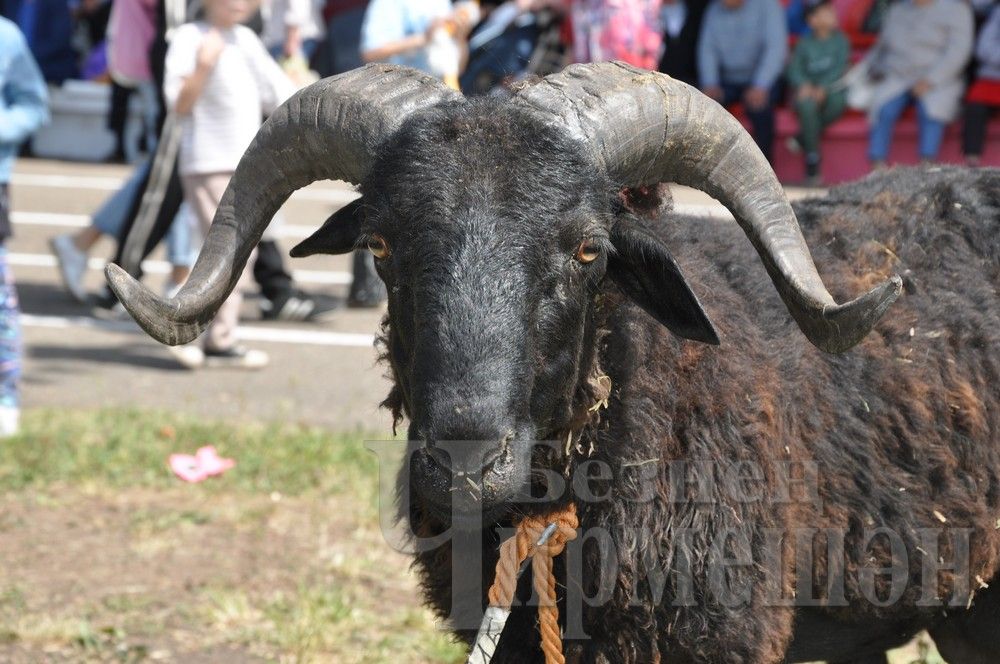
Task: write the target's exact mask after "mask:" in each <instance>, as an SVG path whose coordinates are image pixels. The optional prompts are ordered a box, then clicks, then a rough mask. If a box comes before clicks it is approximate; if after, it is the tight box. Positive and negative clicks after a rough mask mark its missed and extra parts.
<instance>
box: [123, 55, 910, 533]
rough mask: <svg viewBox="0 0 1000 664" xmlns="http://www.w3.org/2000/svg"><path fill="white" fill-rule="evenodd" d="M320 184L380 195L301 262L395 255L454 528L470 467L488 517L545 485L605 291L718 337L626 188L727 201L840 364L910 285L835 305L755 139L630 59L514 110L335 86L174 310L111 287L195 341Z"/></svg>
mask: <svg viewBox="0 0 1000 664" xmlns="http://www.w3.org/2000/svg"><path fill="white" fill-rule="evenodd" d="M320 179H339V180H346V181H348V182H351V183H354V184H358V185H360V192H361V198H360V199H358V201H356V202H355V203H352V204H351V205H348V206H347V207H346V208H344V209H343V210H341V211H340V212H338V213H336V214H334V215H333V216H332V217H331V218H330V219H329V220H327V222H326V223H325V224H324V225H323V226H322V228H320V229H319V230H318V231H317V232H316V233H315V234H314V235H313V236H312V237H310V238H308V239H307V240H305V241H304V242H303V243H302V244H300V245H299V246H298V247H296V248H295V249H294V250H293V255H298V256H306V255H310V254H314V253H344V252H347V251H351V250H352V249H354V248H356V247H367V248H368V249H369V250H370V251H371V252H372V253H373V254H374V256H375V259H376V264H377V266H378V272H379V274H380V275H381V277H382V279H383V280H384V281H385V282H386V285H387V287H388V292H389V322H390V325H389V330H390V334H389V340H388V341H389V356H390V361H391V365H392V368H393V371H394V374H395V378H396V381H397V386H398V389H399V391H400V393H401V398H402V405H403V409H404V412H405V413H406V415H407V416H408V418H409V420H410V428H409V439H410V440H411V441H412V444H413V445H414V446H415V447H417V448H419V451H418V453H417V454H416V455H415V457H414V459H413V462H412V465H411V479H412V482H413V487H414V490H415V491H416V492H417V493H418V494H419V495H420V496H421V498H422V499H423V501H424V502H426V503H427V504H428V505H430V506H437V507H438V508H439V509H440V510H441V512H442V514H446V513H447V512H448V510H449V509H450V506H451V505H452V500H453V496H452V495H451V489H452V488H453V487H454V485H455V482H456V477H461V474H462V473H466V472H469V473H474V474H475V475H476V479H475V484H476V485H477V491H478V495H477V496H476V502H475V508H476V509H477V510H478V509H485V510H486V512H487V513H488V514H492V513H495V512H497V511H499V510H502V509H503V506H504V505H506V504H509V502H510V501H511V500H514V499H516V495H517V494H518V493H519V492H520V491H523V490H524V488H525V482H526V478H527V466H528V458H529V447H530V445H531V441H534V440H542V439H547V438H548V437H550V436H552V435H553V434H554V433H555V432H557V431H559V430H561V429H562V428H564V427H566V426H567V424H568V423H569V421H570V419H571V418H572V417H573V412H572V411H573V408H572V406H573V403H572V402H573V397H574V391H575V390H576V388H577V386H578V384H579V383H580V381H581V380H582V379H584V378H585V376H581V372H583V371H585V370H586V369H587V367H589V365H590V362H591V359H592V354H593V352H594V348H595V343H594V334H595V331H596V330H595V324H594V320H593V317H594V311H595V299H596V296H597V294H598V292H599V291H600V290H601V288H602V285H603V284H605V283H608V282H609V281H610V282H613V283H614V284H615V285H616V286H617V288H618V289H619V290H620V291H621V292H622V293H623V294H624V295H625V296H627V297H629V298H631V299H633V300H634V301H635V302H636V303H637V304H639V305H640V306H641V307H643V308H644V309H645V310H646V311H647V312H649V313H650V314H651V315H652V316H653V317H654V318H656V319H657V320H658V321H660V322H661V323H662V324H664V325H665V326H666V327H668V328H669V329H670V330H672V331H673V332H674V333H676V334H678V335H680V336H682V337H686V338H689V339H695V340H698V341H703V342H709V343H718V339H717V337H716V334H715V331H714V329H713V327H712V324H711V322H710V321H709V320H708V318H707V316H706V315H705V313H704V311H703V310H702V308H701V306H700V304H699V302H698V300H697V298H696V297H695V295H694V293H693V292H692V291H691V289H690V288H689V286H688V284H687V283H686V282H685V280H684V278H683V276H682V275H681V272H680V270H679V269H678V267H677V265H676V264H675V263H674V261H673V259H672V258H671V257H670V255H669V253H668V252H667V250H666V248H665V247H664V246H663V245H662V244H661V243H659V242H658V241H657V240H656V239H655V237H654V236H652V235H651V234H648V233H646V232H644V231H643V229H642V226H641V225H640V224H638V223H636V222H635V220H634V219H632V218H631V217H630V215H629V213H628V212H627V209H626V208H625V206H623V205H622V204H621V202H620V199H619V196H618V193H619V191H621V190H622V188H625V187H632V188H638V187H642V186H655V185H656V184H657V183H660V182H676V183H681V184H686V185H690V186H693V187H696V188H698V189H702V190H704V191H706V192H708V193H709V194H711V195H712V196H714V197H715V198H717V199H718V200H719V201H721V202H722V203H723V204H724V205H726V207H728V208H729V209H730V210H731V211H732V213H733V215H734V216H735V218H736V220H737V221H738V222H739V224H740V226H741V227H742V228H743V230H744V231H745V232H746V235H747V237H748V238H749V239H750V241H751V242H752V243H753V245H754V247H755V248H756V250H757V252H758V254H759V255H760V257H761V260H762V262H763V264H764V267H765V268H766V269H767V272H768V274H769V275H770V276H771V279H772V280H773V282H774V284H775V286H776V287H777V290H778V292H779V293H780V295H781V297H782V299H783V300H784V302H785V304H786V306H787V307H788V309H789V311H790V312H791V314H792V316H793V317H794V319H795V320H796V322H797V323H798V325H799V327H800V328H801V329H802V331H803V332H804V333H805V334H806V336H807V337H808V338H809V339H810V340H811V341H812V342H813V343H814V344H815V345H816V346H818V347H819V348H821V349H823V350H826V351H831V352H836V351H841V350H844V349H846V348H848V347H850V346H852V345H853V344H855V343H857V342H858V341H859V340H860V339H861V338H862V337H863V336H864V335H865V334H866V333H867V331H868V330H869V329H870V327H871V326H872V325H873V324H874V322H875V321H876V320H877V319H878V318H879V317H880V316H881V315H882V313H883V312H884V311H885V309H886V307H888V305H889V304H890V303H891V302H892V300H893V299H894V298H895V296H896V295H897V294H898V292H899V282H898V280H892V281H889V282H886V283H884V284H882V285H880V286H878V287H876V288H875V289H873V290H872V291H871V292H869V293H867V294H866V295H863V296H861V297H860V298H858V299H856V300H854V301H852V302H850V303H847V304H844V305H838V304H836V303H835V302H834V300H833V298H832V297H831V296H830V294H829V293H828V292H827V290H826V289H825V287H824V286H823V284H822V282H821V280H820V278H819V275H818V274H817V272H816V268H815V266H814V265H813V262H812V259H811V257H810V255H809V250H808V248H807V247H806V245H805V242H804V241H803V239H802V235H801V233H800V232H799V228H798V225H797V222H796V219H795V216H794V213H793V212H792V209H791V207H790V205H789V204H788V201H787V200H786V198H785V196H784V193H783V191H782V189H781V186H780V184H779V183H778V181H777V179H776V177H775V176H774V173H773V172H772V171H771V169H770V167H769V165H768V164H767V162H766V160H765V159H764V157H763V156H762V155H761V153H760V151H759V150H758V149H757V147H756V146H755V145H754V143H753V142H752V141H751V140H750V138H749V136H748V135H747V134H746V132H745V131H744V130H743V129H742V127H741V126H740V125H739V124H738V123H737V122H736V121H735V120H734V119H733V118H732V117H731V116H730V115H729V114H728V113H726V111H725V110H723V109H722V108H721V107H720V106H718V105H717V104H716V103H715V102H713V101H711V100H710V99H708V98H707V97H705V96H703V95H701V94H700V93H698V92H697V91H696V90H694V89H692V88H690V87H688V86H687V85H684V84H682V83H679V82H677V81H674V80H672V79H670V78H668V77H666V76H663V75H661V74H656V73H650V72H646V71H642V70H637V69H633V68H630V67H628V66H625V65H621V64H617V63H607V64H600V65H584V66H574V67H570V68H569V69H567V70H565V71H564V72H562V73H560V74H557V75H554V76H550V77H548V78H546V79H543V80H542V81H540V82H538V83H536V84H534V85H528V86H525V87H524V88H522V89H520V90H519V91H517V92H516V93H515V94H514V95H513V96H512V97H511V98H509V99H504V100H465V99H464V98H463V97H462V96H461V95H459V94H458V93H456V92H454V91H452V90H449V89H447V88H445V87H444V86H443V85H441V84H440V83H439V82H437V81H435V80H434V79H432V78H429V77H427V76H425V75H423V74H420V73H418V72H415V71H413V70H409V69H404V68H398V67H392V66H386V65H371V66H368V67H366V68H363V69H359V70H355V71H353V72H349V73H347V74H344V75H341V76H337V77H334V78H330V79H326V80H323V81H320V82H319V83H316V84H315V85H312V86H310V87H308V88H306V89H304V90H302V91H301V92H299V93H298V94H297V95H296V96H294V97H293V98H292V99H290V100H289V101H288V102H287V103H286V104H285V105H284V106H282V107H281V108H280V109H279V110H278V111H277V112H276V113H275V114H274V115H273V116H272V117H271V118H270V119H269V120H268V121H267V122H266V123H265V125H264V126H263V127H262V128H261V130H260V133H259V134H258V135H257V137H256V139H255V140H254V142H253V144H252V145H251V146H250V148H249V149H248V150H247V152H246V154H245V155H244V157H243V159H242V161H241V162H240V165H239V168H238V169H237V171H236V174H235V175H234V177H233V179H232V181H231V182H230V184H229V187H228V189H227V190H226V193H225V195H224V197H223V199H222V204H221V205H220V207H219V209H218V212H217V213H216V216H215V221H214V223H213V225H212V228H211V231H210V232H209V234H208V237H207V238H206V240H205V245H204V248H203V250H202V253H201V255H200V256H199V258H198V262H197V264H196V265H195V267H194V270H193V271H192V274H191V278H190V279H189V281H188V282H187V284H185V286H184V287H183V289H182V290H181V291H180V293H179V294H178V295H177V296H176V297H175V298H174V299H172V300H162V299H160V298H158V297H156V296H155V295H153V294H152V293H151V292H150V291H149V290H147V289H145V288H144V287H142V286H141V285H139V284H138V283H137V282H135V281H134V280H133V279H131V278H130V277H128V276H127V275H126V274H125V273H124V272H122V271H121V270H119V269H117V268H115V267H114V266H111V267H110V268H109V271H108V279H109V281H110V283H111V286H112V288H114V290H115V292H116V293H117V294H118V296H119V297H120V298H121V301H122V302H123V304H124V305H125V307H126V308H127V309H128V310H129V312H130V313H131V314H132V315H133V316H134V317H135V319H136V320H137V321H138V322H139V324H140V325H142V327H143V328H144V329H145V330H146V331H147V332H149V334H150V335H152V336H153V337H155V338H156V339H158V340H160V341H162V342H164V343H168V344H180V343H186V342H188V341H190V340H192V339H193V338H195V337H196V336H197V335H198V334H199V333H200V332H201V331H202V330H203V329H204V327H205V326H206V324H207V323H208V322H209V321H210V320H211V318H212V316H213V315H214V314H215V312H216V311H217V310H218V308H219V307H220V306H221V304H222V303H223V301H224V300H225V299H226V297H227V296H228V294H229V293H230V292H231V290H232V289H233V288H234V287H235V285H236V283H237V281H238V279H239V276H240V273H241V272H242V270H243V266H244V264H245V262H246V260H247V258H248V257H249V255H250V252H251V250H252V249H253V248H254V246H255V245H256V244H257V242H258V241H259V239H260V237H261V233H262V232H263V230H264V228H265V227H266V226H267V224H268V223H269V222H270V220H271V218H272V217H273V215H274V213H275V212H276V211H277V210H278V208H279V207H280V206H281V204H282V203H283V202H284V201H285V200H286V199H287V198H288V196H289V195H290V193H291V192H292V191H294V190H295V189H297V188H300V187H303V186H305V185H307V184H309V183H311V182H313V181H316V180H320ZM702 295H703V297H710V296H711V294H704V293H703V294H702ZM446 441H467V442H464V443H462V445H460V446H458V447H456V446H454V445H452V446H450V447H449V446H447V445H445V444H444V443H445V442H446ZM446 447H447V448H448V452H451V454H449V453H448V452H446V451H445V449H444V448H446ZM456 450H458V451H457V452H456ZM459 456H461V457H463V458H461V459H459V458H457V457H459ZM479 475H481V477H479Z"/></svg>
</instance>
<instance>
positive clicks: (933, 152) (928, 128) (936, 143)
mask: <svg viewBox="0 0 1000 664" xmlns="http://www.w3.org/2000/svg"><path fill="white" fill-rule="evenodd" d="M917 121H918V123H919V130H920V139H919V143H920V148H919V149H920V161H923V162H929V161H935V160H936V159H937V157H938V152H940V150H941V141H942V140H944V123H943V122H941V121H940V120H935V119H934V118H932V117H930V116H929V115H928V114H927V110H926V109H925V108H924V102H923V101H922V100H920V99H918V100H917Z"/></svg>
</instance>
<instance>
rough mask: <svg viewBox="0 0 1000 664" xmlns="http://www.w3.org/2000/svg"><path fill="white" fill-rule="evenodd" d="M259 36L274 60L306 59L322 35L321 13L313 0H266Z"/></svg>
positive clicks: (314, 49) (313, 50)
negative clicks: (262, 27) (262, 25)
mask: <svg viewBox="0 0 1000 664" xmlns="http://www.w3.org/2000/svg"><path fill="white" fill-rule="evenodd" d="M261 10H262V12H261V13H262V14H263V18H264V30H263V32H261V35H260V38H261V39H262V40H263V41H264V46H266V47H267V50H268V52H270V54H271V55H272V56H273V57H274V59H276V60H279V61H280V60H282V59H283V58H295V57H300V58H304V59H305V60H306V61H307V62H308V61H309V60H310V59H311V58H312V56H313V53H315V52H316V46H317V45H318V44H319V40H320V39H322V38H323V17H322V16H321V15H320V11H319V10H320V8H319V5H318V4H316V3H314V2H313V0H266V1H265V2H264V3H263V5H262V7H261Z"/></svg>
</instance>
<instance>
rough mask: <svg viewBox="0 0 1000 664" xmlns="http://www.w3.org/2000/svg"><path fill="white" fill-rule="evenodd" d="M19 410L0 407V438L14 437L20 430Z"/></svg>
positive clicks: (10, 407)
mask: <svg viewBox="0 0 1000 664" xmlns="http://www.w3.org/2000/svg"><path fill="white" fill-rule="evenodd" d="M20 422H21V410H20V409H19V408H15V407H14V406H0V438H7V437H9V436H13V435H16V434H17V432H18V429H19V428H20Z"/></svg>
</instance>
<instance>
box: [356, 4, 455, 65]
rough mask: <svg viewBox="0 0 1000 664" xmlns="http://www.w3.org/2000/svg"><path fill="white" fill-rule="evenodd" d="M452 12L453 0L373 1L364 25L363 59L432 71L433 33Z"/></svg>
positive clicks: (362, 31) (366, 12)
mask: <svg viewBox="0 0 1000 664" xmlns="http://www.w3.org/2000/svg"><path fill="white" fill-rule="evenodd" d="M451 13H452V9H451V0H425V1H424V2H407V1H406V0H372V2H371V3H369V4H368V8H367V9H366V10H365V20H364V22H363V23H362V25H361V59H362V60H363V61H364V62H391V63H392V64H396V65H405V66H407V67H413V68H414V69H419V70H421V71H426V72H430V71H431V63H430V58H429V55H430V53H429V51H430V49H429V46H430V43H431V38H432V36H433V32H434V30H435V29H436V28H437V27H439V26H440V25H441V24H442V23H443V22H444V21H445V20H446V19H447V18H448V17H450V16H451Z"/></svg>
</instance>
